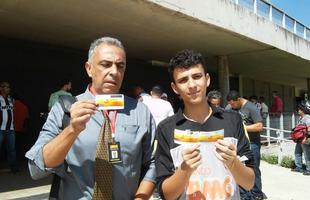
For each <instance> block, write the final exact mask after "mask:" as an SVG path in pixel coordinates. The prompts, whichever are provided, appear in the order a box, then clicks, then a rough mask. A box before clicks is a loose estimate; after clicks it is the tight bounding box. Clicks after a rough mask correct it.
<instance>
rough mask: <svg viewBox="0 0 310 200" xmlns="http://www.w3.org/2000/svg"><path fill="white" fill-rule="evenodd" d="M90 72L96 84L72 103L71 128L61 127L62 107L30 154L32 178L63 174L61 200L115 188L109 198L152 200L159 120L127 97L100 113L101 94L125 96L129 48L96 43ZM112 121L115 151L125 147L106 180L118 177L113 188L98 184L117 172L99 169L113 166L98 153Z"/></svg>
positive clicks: (51, 116)
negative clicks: (106, 126) (98, 99)
mask: <svg viewBox="0 0 310 200" xmlns="http://www.w3.org/2000/svg"><path fill="white" fill-rule="evenodd" d="M85 68H86V71H87V74H88V76H89V77H90V78H91V80H92V82H91V84H90V85H89V86H88V87H87V89H86V91H85V93H83V94H81V95H79V96H77V100H78V101H77V102H75V103H74V104H73V105H72V107H71V109H70V115H71V120H70V124H69V125H68V126H67V127H66V128H64V130H61V129H60V127H62V119H63V115H64V111H63V109H62V108H61V105H60V104H59V103H56V104H55V105H54V106H53V107H52V109H51V111H50V113H49V116H48V118H47V121H46V123H45V124H44V126H43V128H42V131H41V133H40V136H39V138H38V140H37V142H36V143H35V145H34V146H33V147H32V148H31V149H30V151H28V152H27V154H26V157H27V158H28V159H29V169H30V174H31V176H32V177H33V178H34V179H39V178H41V177H44V176H47V175H49V174H51V173H56V174H57V175H58V176H60V177H61V182H60V188H59V194H58V196H59V199H66V200H67V199H68V200H70V199H72V200H73V199H95V198H94V194H97V192H96V193H95V191H98V190H101V191H102V190H104V189H105V188H111V190H109V191H108V192H101V193H104V194H106V193H109V194H108V195H109V198H108V199H122V200H123V199H124V200H132V199H148V198H149V197H150V196H151V194H152V192H153V189H154V187H155V184H154V183H155V166H154V159H153V156H152V152H153V148H152V145H153V141H154V137H155V121H154V119H153V118H152V115H151V113H150V111H149V110H148V109H147V107H146V106H145V105H144V104H143V103H142V102H138V101H137V100H135V99H132V98H129V97H127V96H125V97H124V104H125V105H124V109H122V110H117V111H116V110H115V111H112V112H109V114H105V115H106V116H104V113H105V112H102V111H101V110H98V109H97V105H96V103H95V96H96V95H97V94H117V93H119V90H120V87H121V85H122V81H123V78H124V74H125V69H126V54H125V50H124V47H123V45H122V44H121V42H120V41H119V40H117V39H115V38H110V37H103V38H99V39H97V40H95V41H94V42H93V43H92V44H91V46H90V49H89V52H88V61H87V62H86V64H85ZM107 117H109V118H110V120H109V123H110V124H111V132H112V131H113V132H114V131H115V132H114V133H115V134H113V132H112V134H111V133H106V134H111V135H112V136H113V135H115V138H114V140H115V141H114V142H113V141H112V142H113V143H112V144H113V145H109V147H110V148H114V149H115V148H116V147H117V149H120V151H119V152H117V154H115V152H114V154H112V153H113V152H111V151H109V152H110V153H111V155H113V156H110V157H112V158H114V157H117V158H119V156H116V155H119V154H120V155H121V162H120V163H112V172H113V176H112V177H108V178H106V179H105V182H106V181H107V180H110V179H111V178H112V186H111V184H110V183H103V184H100V183H99V182H97V180H99V179H100V180H103V179H102V178H100V177H99V175H101V177H102V176H104V174H108V173H107V172H106V171H108V172H111V170H108V169H107V170H106V171H99V172H98V171H97V170H96V166H98V169H100V167H101V166H102V165H106V164H105V163H108V162H109V163H111V159H109V160H104V159H103V158H100V157H97V155H96V152H98V150H97V143H98V141H99V140H101V138H100V137H99V136H100V130H101V129H103V124H105V123H104V122H105V118H106V119H107ZM112 128H113V130H112ZM109 142H110V141H109ZM99 144H100V143H99ZM110 144H111V142H110ZM114 144H115V145H114ZM102 145H103V144H102ZM106 145H107V144H105V145H104V146H106ZM119 145H120V146H119ZM98 147H101V145H98ZM119 147H120V148H119ZM103 151H104V150H103ZM103 151H101V152H103ZM99 153H100V152H99ZM103 153H107V151H104V152H103ZM100 164H102V165H101V166H99V165H100ZM110 166H111V165H110ZM110 169H111V168H110ZM95 171H96V172H98V176H95V175H96V174H95ZM109 174H110V173H109ZM107 184H109V185H107ZM96 188H99V189H98V190H95V189H96ZM99 192H100V191H99ZM96 199H102V198H96Z"/></svg>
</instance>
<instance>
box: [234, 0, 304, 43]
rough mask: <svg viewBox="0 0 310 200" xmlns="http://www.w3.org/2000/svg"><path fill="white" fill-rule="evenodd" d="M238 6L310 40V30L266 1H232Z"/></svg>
mask: <svg viewBox="0 0 310 200" xmlns="http://www.w3.org/2000/svg"><path fill="white" fill-rule="evenodd" d="M231 1H234V2H235V3H236V4H238V5H240V6H242V7H245V8H247V9H250V10H252V11H253V12H254V13H255V14H257V15H259V16H262V17H264V18H266V19H268V20H269V21H272V22H273V23H275V24H277V25H279V26H281V27H283V28H285V29H286V30H289V31H291V32H293V33H294V34H296V35H298V36H299V37H302V38H304V39H306V40H310V28H309V27H307V26H305V25H303V24H302V23H301V22H298V21H297V20H296V19H294V18H293V17H290V16H289V15H287V14H286V13H285V12H283V11H282V10H280V9H278V8H276V7H275V6H274V5H272V4H270V3H268V2H266V1H265V0H231Z"/></svg>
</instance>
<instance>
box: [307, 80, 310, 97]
mask: <svg viewBox="0 0 310 200" xmlns="http://www.w3.org/2000/svg"><path fill="white" fill-rule="evenodd" d="M307 95H308V100H309V95H310V78H307Z"/></svg>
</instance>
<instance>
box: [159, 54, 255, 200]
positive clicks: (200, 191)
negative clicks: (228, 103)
mask: <svg viewBox="0 0 310 200" xmlns="http://www.w3.org/2000/svg"><path fill="white" fill-rule="evenodd" d="M169 73H170V77H171V80H172V82H171V87H172V89H173V91H174V92H175V93H176V94H178V95H180V96H181V98H182V99H183V101H184V110H179V112H178V113H177V114H175V115H173V116H171V117H169V118H167V119H165V120H164V121H162V122H161V123H160V124H159V125H158V127H157V137H158V138H157V139H158V147H157V151H156V156H155V163H156V171H157V187H158V190H159V192H160V194H161V196H162V198H163V199H177V198H180V199H194V198H197V197H199V199H214V198H216V199H238V196H239V192H238V187H237V185H236V184H239V185H242V186H243V187H245V188H247V189H251V188H252V186H253V181H254V172H253V169H252V168H251V167H253V164H254V163H253V162H254V161H253V156H252V153H251V151H250V146H249V143H248V140H247V139H246V137H245V134H244V131H243V126H242V121H241V117H240V116H239V115H238V114H236V113H233V112H225V111H223V110H222V109H217V108H216V107H210V106H209V104H208V102H207V98H206V92H207V87H208V86H209V84H210V77H209V74H208V73H207V71H206V69H205V64H204V61H203V58H202V56H201V54H199V53H195V52H194V51H192V50H183V51H181V52H179V53H177V54H176V55H175V57H173V58H172V59H171V60H170V63H169ZM219 130H220V131H223V132H224V140H223V139H219V140H217V141H214V142H195V143H194V142H193V143H190V142H179V141H178V138H177V137H176V136H177V135H178V133H185V134H184V135H185V137H188V136H191V135H196V136H198V137H199V138H200V137H201V138H203V137H204V136H205V135H207V134H208V133H209V132H214V131H215V132H217V131H219ZM186 133H189V134H186ZM225 137H230V139H231V138H234V140H238V142H237V145H234V144H232V143H230V142H228V141H227V140H225ZM181 139H182V138H181ZM227 139H228V138H227ZM199 141H200V139H199ZM202 141H203V140H202ZM180 144H181V145H180ZM210 145H211V149H212V150H210V151H205V149H206V148H205V147H208V146H210ZM177 149H180V151H181V153H180V154H181V159H180V162H179V163H178V164H177V163H176V162H174V159H175V157H174V156H172V155H171V153H172V152H173V151H175V150H177ZM200 152H204V153H200ZM237 156H240V157H241V158H242V160H245V165H244V164H243V163H242V162H241V161H240V160H239V159H238V157H237ZM209 158H213V161H212V162H210V163H208V162H207V164H206V161H208V159H209ZM202 163H203V164H202ZM218 174H222V176H221V175H219V176H218ZM223 174H224V175H223Z"/></svg>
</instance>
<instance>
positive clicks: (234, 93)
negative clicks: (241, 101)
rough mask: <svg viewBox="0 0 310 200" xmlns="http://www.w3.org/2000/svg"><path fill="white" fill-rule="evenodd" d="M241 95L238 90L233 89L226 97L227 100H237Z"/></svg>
mask: <svg viewBox="0 0 310 200" xmlns="http://www.w3.org/2000/svg"><path fill="white" fill-rule="evenodd" d="M240 97H241V96H240V94H239V92H237V91H236V90H231V91H230V92H229V93H228V95H227V97H226V100H227V101H231V100H233V101H237V100H238V98H240Z"/></svg>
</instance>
